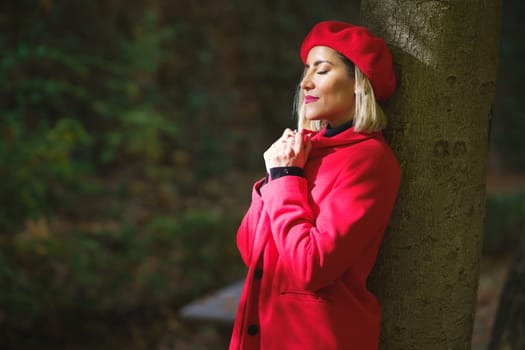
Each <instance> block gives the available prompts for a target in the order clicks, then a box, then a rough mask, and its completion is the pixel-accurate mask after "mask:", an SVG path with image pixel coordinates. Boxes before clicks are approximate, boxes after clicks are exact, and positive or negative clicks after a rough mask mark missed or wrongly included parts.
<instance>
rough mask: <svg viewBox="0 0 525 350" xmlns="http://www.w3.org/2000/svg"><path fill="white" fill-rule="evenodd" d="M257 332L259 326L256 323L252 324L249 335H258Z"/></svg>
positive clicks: (249, 327)
mask: <svg viewBox="0 0 525 350" xmlns="http://www.w3.org/2000/svg"><path fill="white" fill-rule="evenodd" d="M257 333H259V327H257V325H256V324H251V325H249V326H248V334H249V335H257Z"/></svg>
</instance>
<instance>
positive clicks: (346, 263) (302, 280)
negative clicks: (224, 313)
mask: <svg viewBox="0 0 525 350" xmlns="http://www.w3.org/2000/svg"><path fill="white" fill-rule="evenodd" d="M383 158H385V157H384V154H379V155H377V154H372V155H371V154H366V155H361V156H358V157H357V158H356V159H353V160H352V161H351V162H350V163H349V164H348V166H346V168H345V169H344V170H342V171H341V172H340V173H339V174H336V175H334V176H335V177H336V179H335V180H334V186H333V188H332V189H331V191H330V193H329V194H328V195H327V196H326V197H325V198H323V199H322V200H321V201H319V202H318V203H316V204H315V205H317V206H318V210H316V211H315V212H318V214H317V216H315V215H314V210H312V205H313V204H312V203H311V201H310V200H309V194H308V183H307V180H306V179H305V178H301V177H298V176H286V177H282V178H279V179H276V180H273V181H270V182H269V183H268V184H267V185H265V186H264V187H263V188H262V189H261V194H262V199H263V201H264V208H265V210H266V211H267V213H268V215H269V217H270V222H271V228H272V235H273V238H274V241H275V245H276V248H277V250H278V252H279V256H280V263H281V266H282V268H283V271H284V272H285V274H286V275H287V278H288V279H289V280H290V281H291V282H293V283H294V285H296V286H297V287H299V288H302V289H304V290H311V291H315V290H318V289H320V288H322V287H325V286H326V285H328V284H329V283H330V282H331V281H333V280H335V279H337V278H338V277H340V276H341V275H342V274H343V272H344V271H345V270H346V269H348V268H349V267H352V266H353V265H356V264H362V263H363V260H364V261H366V262H367V263H366V264H364V265H366V266H367V269H368V268H371V267H372V266H373V263H374V261H375V257H376V254H377V250H378V249H379V245H380V241H381V239H382V236H383V232H384V230H385V228H386V226H387V225H388V222H389V219H390V215H391V211H392V207H393V205H394V202H395V197H396V194H397V189H398V186H399V177H400V175H399V167H398V165H397V161H396V160H395V158H394V157H393V155H392V157H386V158H388V159H383ZM368 273H369V271H365V274H368Z"/></svg>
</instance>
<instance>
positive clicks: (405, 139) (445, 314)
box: [361, 0, 500, 350]
mask: <svg viewBox="0 0 525 350" xmlns="http://www.w3.org/2000/svg"><path fill="white" fill-rule="evenodd" d="M361 13H362V15H363V18H364V24H365V25H366V26H367V27H368V28H370V29H371V30H372V31H373V32H374V33H376V34H377V35H379V36H381V37H383V38H384V39H385V40H386V41H387V43H388V44H389V46H390V48H391V49H392V53H393V56H394V62H395V68H396V72H397V76H398V90H397V93H396V95H395V96H394V97H393V98H392V99H391V100H390V101H389V103H388V105H387V106H385V109H386V112H387V115H388V116H389V121H390V126H389V128H388V130H387V131H386V133H385V134H386V136H387V138H388V139H389V141H390V144H391V146H392V148H393V149H394V152H395V153H396V155H397V157H398V159H399V161H400V164H401V167H402V174H403V175H402V183H401V188H400V193H399V197H398V202H397V205H396V208H395V209H394V214H393V218H392V222H391V225H390V228H389V230H388V231H387V233H386V235H385V239H384V242H383V246H382V249H381V252H380V255H379V257H378V262H377V264H376V268H375V270H374V273H373V274H372V276H371V278H370V286H371V289H372V290H373V291H375V293H376V294H377V295H378V298H379V300H380V302H381V304H382V310H383V320H382V330H381V349H388V350H396V349H400V350H401V349H402V350H412V349H413V350H421V349H425V350H433V349H436V350H443V349H454V350H457V349H465V350H466V349H470V348H471V339H472V328H473V319H474V312H475V305H476V290H477V286H478V278H479V265H480V257H481V246H482V238H483V229H484V217H485V184H486V166H487V148H488V139H489V124H490V123H489V122H490V115H491V109H492V103H493V100H494V94H495V86H496V71H497V57H498V41H499V20H500V0H470V1H464V2H461V1H445V0H442V1H408V0H405V1H402V0H363V1H362V4H361Z"/></svg>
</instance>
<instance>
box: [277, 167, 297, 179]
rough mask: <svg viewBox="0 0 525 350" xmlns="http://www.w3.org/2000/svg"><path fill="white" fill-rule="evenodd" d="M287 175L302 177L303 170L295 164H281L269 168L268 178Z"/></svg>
mask: <svg viewBox="0 0 525 350" xmlns="http://www.w3.org/2000/svg"><path fill="white" fill-rule="evenodd" d="M289 175H292V176H300V177H304V171H303V169H302V168H299V167H296V166H283V167H275V168H271V169H270V179H272V180H275V179H278V178H280V177H283V176H289Z"/></svg>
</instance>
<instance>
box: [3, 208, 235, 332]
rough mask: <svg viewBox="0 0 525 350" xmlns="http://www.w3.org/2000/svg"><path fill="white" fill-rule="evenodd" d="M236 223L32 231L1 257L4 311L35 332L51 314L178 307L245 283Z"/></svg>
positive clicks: (173, 220) (166, 221)
mask: <svg viewBox="0 0 525 350" xmlns="http://www.w3.org/2000/svg"><path fill="white" fill-rule="evenodd" d="M238 220H239V218H238V217H220V216H218V215H214V214H210V213H201V212H187V213H183V214H181V215H179V216H177V217H157V218H154V219H152V220H151V221H149V222H147V223H146V224H145V225H144V227H143V228H141V229H139V228H137V227H136V226H134V225H129V224H122V225H121V226H118V227H115V228H114V229H98V230H91V231H81V230H75V231H68V232H49V231H46V230H45V227H42V225H38V224H37V225H36V226H33V227H29V228H27V229H26V230H25V231H24V232H23V233H20V234H18V235H16V236H15V237H13V238H12V239H11V240H10V241H9V242H4V247H5V246H6V245H7V246H9V247H10V250H6V249H2V250H0V283H1V285H2V286H8V287H3V288H1V289H0V309H1V310H4V311H3V312H4V313H5V314H4V317H6V319H7V323H8V325H9V326H10V327H15V328H23V329H24V328H25V329H30V328H31V327H32V326H34V324H35V322H37V321H41V320H43V319H44V320H45V319H46V314H47V313H49V312H70V313H71V312H79V313H81V314H82V313H101V312H125V311H126V310H130V309H135V308H138V307H144V306H148V307H151V308H159V307H161V306H162V305H165V304H167V303H175V304H176V305H180V303H182V302H185V301H188V300H190V299H191V298H194V297H196V296H197V295H200V294H201V293H203V292H204V291H206V290H209V289H211V288H217V287H219V286H221V285H223V284H225V283H228V282H231V281H232V280H234V279H235V278H239V277H240V276H241V271H242V266H241V262H240V259H239V258H238V256H237V254H234V252H233V250H234V249H235V245H234V244H233V242H234V233H235V228H236V225H237V223H238Z"/></svg>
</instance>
